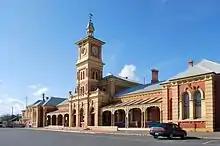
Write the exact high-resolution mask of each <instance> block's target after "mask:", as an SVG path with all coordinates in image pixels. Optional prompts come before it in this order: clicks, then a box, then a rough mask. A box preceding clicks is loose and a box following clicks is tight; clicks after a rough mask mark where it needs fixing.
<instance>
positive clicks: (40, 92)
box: [33, 87, 48, 96]
mask: <svg viewBox="0 0 220 146" xmlns="http://www.w3.org/2000/svg"><path fill="white" fill-rule="evenodd" d="M47 91H48V88H46V87H44V88H40V89H38V90H36V91H35V92H34V93H33V95H34V96H40V95H42V94H43V93H46V92H47Z"/></svg>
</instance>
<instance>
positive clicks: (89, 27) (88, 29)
mask: <svg viewBox="0 0 220 146" xmlns="http://www.w3.org/2000/svg"><path fill="white" fill-rule="evenodd" d="M92 16H93V15H92V14H91V13H90V14H89V23H88V24H87V27H86V33H87V36H93V34H94V31H95V28H94V25H93V23H92Z"/></svg>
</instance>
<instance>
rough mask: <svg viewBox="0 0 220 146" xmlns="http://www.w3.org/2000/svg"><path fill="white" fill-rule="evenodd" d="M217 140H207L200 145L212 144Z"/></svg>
mask: <svg viewBox="0 0 220 146" xmlns="http://www.w3.org/2000/svg"><path fill="white" fill-rule="evenodd" d="M215 141H217V140H209V141H206V142H203V143H202V144H209V143H212V142H215Z"/></svg>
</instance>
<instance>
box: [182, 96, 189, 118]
mask: <svg viewBox="0 0 220 146" xmlns="http://www.w3.org/2000/svg"><path fill="white" fill-rule="evenodd" d="M188 118H189V93H188V92H184V93H183V119H188Z"/></svg>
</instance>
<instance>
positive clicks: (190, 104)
mask: <svg viewBox="0 0 220 146" xmlns="http://www.w3.org/2000/svg"><path fill="white" fill-rule="evenodd" d="M194 111H195V106H194V100H193V97H192V95H190V101H189V119H190V120H193V119H194V117H195V116H194Z"/></svg>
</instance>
